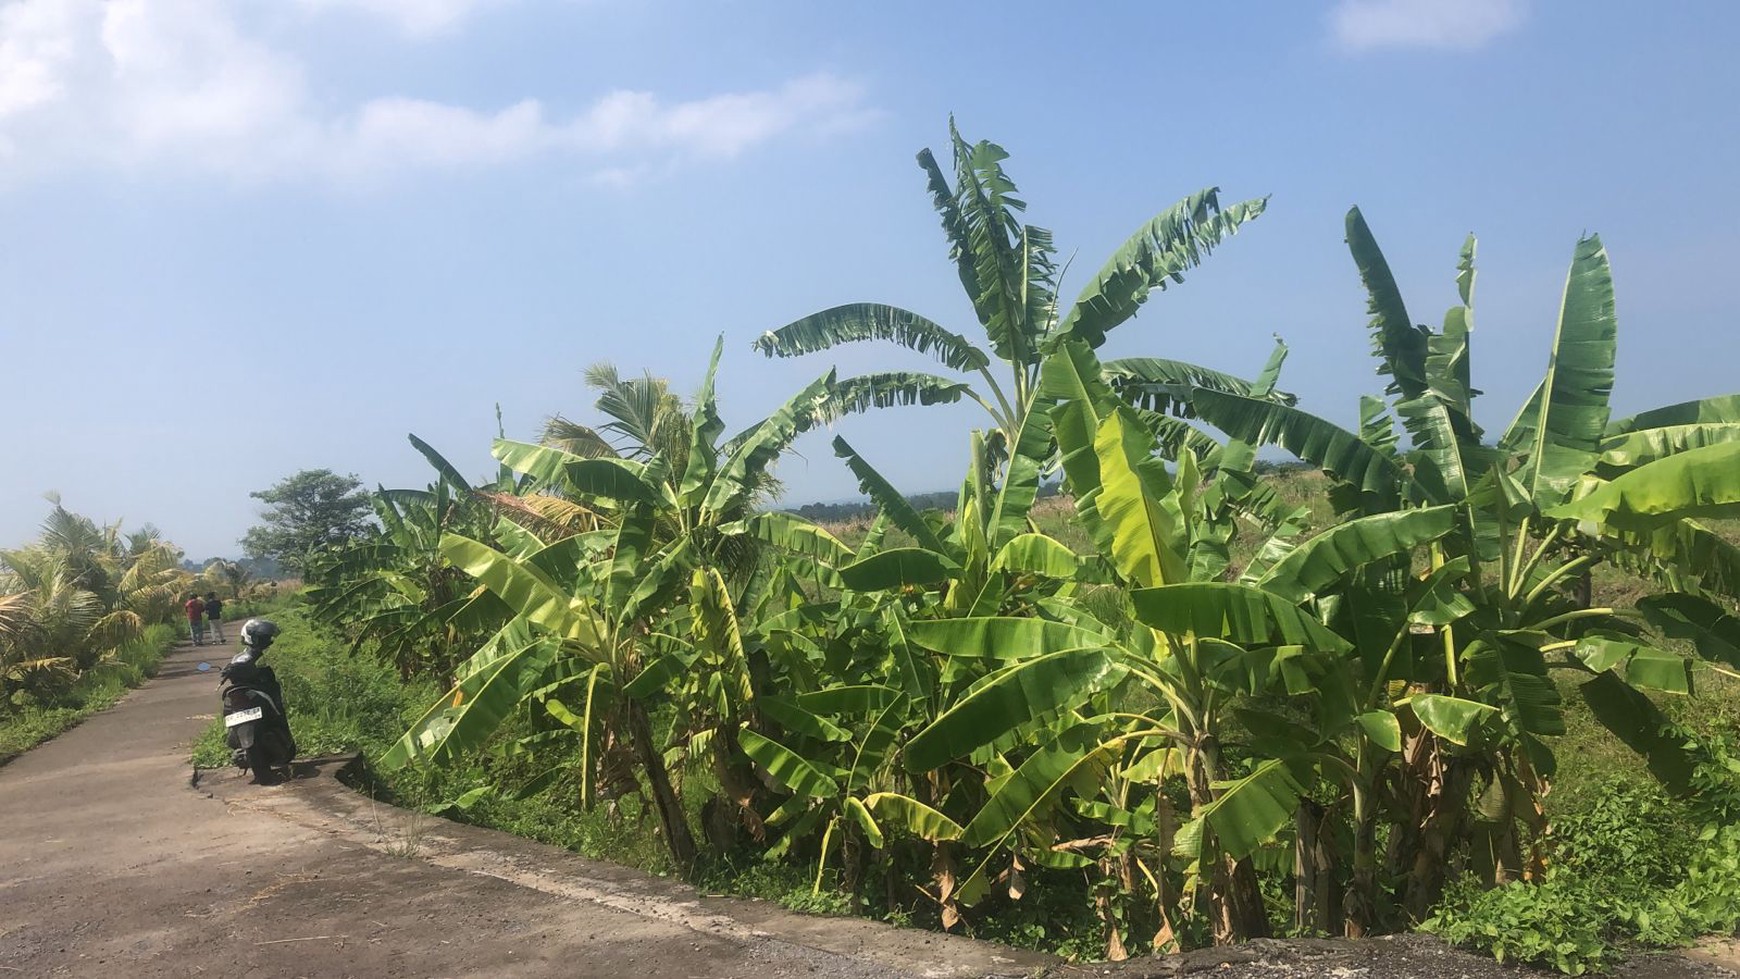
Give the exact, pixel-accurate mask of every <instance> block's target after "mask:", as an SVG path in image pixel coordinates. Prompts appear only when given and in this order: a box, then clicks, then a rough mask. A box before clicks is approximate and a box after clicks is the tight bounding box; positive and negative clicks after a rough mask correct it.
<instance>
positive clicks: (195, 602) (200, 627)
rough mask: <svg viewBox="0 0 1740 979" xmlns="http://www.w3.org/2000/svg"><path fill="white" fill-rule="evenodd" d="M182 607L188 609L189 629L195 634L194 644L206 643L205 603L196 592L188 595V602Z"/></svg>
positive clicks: (201, 644)
mask: <svg viewBox="0 0 1740 979" xmlns="http://www.w3.org/2000/svg"><path fill="white" fill-rule="evenodd" d="M182 608H183V609H185V610H186V611H187V631H188V632H191V633H192V634H193V644H194V645H195V646H203V645H205V603H204V602H202V601H200V599H199V595H198V594H197V593H196V594H193V595H189V596H188V598H187V604H185V605H183V606H182Z"/></svg>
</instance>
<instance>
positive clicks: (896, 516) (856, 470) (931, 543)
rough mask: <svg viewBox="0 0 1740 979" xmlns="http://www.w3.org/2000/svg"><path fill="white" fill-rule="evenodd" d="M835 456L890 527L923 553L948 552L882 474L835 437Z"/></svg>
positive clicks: (841, 439)
mask: <svg viewBox="0 0 1740 979" xmlns="http://www.w3.org/2000/svg"><path fill="white" fill-rule="evenodd" d="M834 454H835V455H837V456H839V457H840V458H842V459H844V460H846V467H847V468H848V469H850V470H852V475H854V476H856V477H858V488H859V489H860V490H862V491H863V493H864V495H865V496H868V497H870V500H871V502H873V503H875V504H876V506H877V508H878V509H879V510H881V512H882V513H884V514H887V516H888V520H889V522H890V523H892V524H894V526H896V527H899V528H900V529H901V530H904V531H906V533H908V534H910V535H911V536H912V539H913V540H915V541H917V542H918V545H919V546H920V547H922V548H924V549H925V550H927V551H933V552H935V553H937V554H944V553H947V549H946V548H944V547H943V543H942V540H941V539H939V538H938V537H937V535H936V531H935V530H932V529H931V526H930V524H928V523H926V522H925V520H924V518H923V517H921V516H919V513H918V511H917V510H914V509H913V508H912V504H911V503H908V502H907V501H906V497H904V496H902V495H900V491H899V490H896V489H895V488H894V486H893V485H892V484H890V483H889V482H888V480H886V479H883V478H882V474H881V473H879V472H877V471H876V470H875V469H874V468H873V467H872V466H871V465H870V464H869V463H868V462H865V461H864V457H863V456H860V455H859V454H858V452H857V450H855V449H853V448H852V446H851V444H850V443H848V442H847V441H846V440H845V439H844V438H840V437H838V436H836V437H835V438H834Z"/></svg>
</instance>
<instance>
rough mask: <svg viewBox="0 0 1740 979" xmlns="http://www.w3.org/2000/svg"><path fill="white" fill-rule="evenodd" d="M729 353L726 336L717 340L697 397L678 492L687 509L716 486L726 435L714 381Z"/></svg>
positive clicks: (722, 335) (714, 342) (721, 335)
mask: <svg viewBox="0 0 1740 979" xmlns="http://www.w3.org/2000/svg"><path fill="white" fill-rule="evenodd" d="M724 350H725V335H724V334H723V333H721V334H719V338H718V339H717V340H714V341H713V356H712V357H710V358H709V359H708V360H707V373H706V375H705V376H704V377H703V378H702V379H701V391H700V393H699V394H697V395H696V396H695V412H694V417H693V419H692V421H691V422H690V425H689V458H688V460H687V462H685V463H684V468H683V481H682V484H681V485H680V486H679V487H678V490H677V493H678V496H679V498H680V499H681V500H682V504H683V506H686V507H692V506H695V505H697V504H699V503H700V502H701V500H702V498H703V496H704V495H705V494H706V492H707V489H708V487H709V486H711V485H712V482H713V476H714V473H715V472H717V470H718V466H719V451H718V449H717V448H716V446H717V445H718V442H719V436H720V435H722V434H724V432H725V422H724V420H723V419H721V418H720V417H719V404H718V402H717V400H716V399H715V398H714V395H713V382H714V378H715V377H717V376H718V373H719V355H720V354H721V353H723V352H724Z"/></svg>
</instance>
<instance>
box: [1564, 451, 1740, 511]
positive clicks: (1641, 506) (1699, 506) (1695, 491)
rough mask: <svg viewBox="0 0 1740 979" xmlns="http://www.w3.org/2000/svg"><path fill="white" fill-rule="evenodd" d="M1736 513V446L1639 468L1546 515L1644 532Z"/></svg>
mask: <svg viewBox="0 0 1740 979" xmlns="http://www.w3.org/2000/svg"><path fill="white" fill-rule="evenodd" d="M1735 514H1740V442H1728V443H1725V444H1722V445H1711V446H1706V447H1704V448H1701V449H1692V450H1689V451H1687V452H1682V453H1680V454H1678V455H1673V456H1669V457H1667V458H1666V459H1661V460H1659V461H1656V462H1652V463H1650V464H1648V465H1646V466H1639V467H1638V468H1636V469H1633V470H1631V471H1630V472H1628V473H1624V474H1623V475H1620V476H1618V477H1616V478H1614V479H1613V480H1612V481H1611V482H1607V483H1604V484H1602V485H1600V486H1599V487H1597V488H1596V489H1595V491H1594V492H1592V493H1590V494H1589V495H1588V496H1585V497H1583V498H1582V499H1580V500H1574V501H1572V502H1570V503H1566V504H1564V505H1562V506H1558V507H1555V508H1553V509H1551V510H1549V511H1547V516H1549V517H1554V518H1556V519H1560V520H1578V521H1587V522H1589V523H1593V524H1595V525H1596V526H1611V527H1618V528H1621V529H1626V530H1649V529H1654V528H1657V527H1660V526H1662V525H1664V524H1667V523H1669V522H1671V521H1673V520H1675V519H1678V518H1680V517H1690V516H1733V515H1735Z"/></svg>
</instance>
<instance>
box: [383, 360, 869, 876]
mask: <svg viewBox="0 0 1740 979" xmlns="http://www.w3.org/2000/svg"><path fill="white" fill-rule="evenodd" d="M720 349H721V348H720V346H717V345H716V346H715V347H714V350H713V357H712V361H711V363H710V365H709V367H708V371H707V375H706V380H705V381H704V382H703V385H702V389H701V393H700V395H699V396H698V397H697V399H696V402H695V404H694V407H693V410H692V413H691V415H690V417H689V418H688V421H687V424H686V426H685V427H686V432H687V435H688V440H687V444H686V445H685V449H686V451H685V452H684V454H683V467H682V469H681V470H680V471H679V470H677V469H675V468H674V467H673V464H672V462H671V460H670V459H669V458H668V456H667V454H666V453H665V451H663V449H662V446H661V445H653V446H649V447H648V448H649V449H650V451H649V452H648V453H646V454H645V456H644V458H639V459H637V458H628V457H623V456H618V455H606V454H602V453H600V454H597V455H595V456H591V457H587V456H581V455H576V454H574V453H569V452H566V451H563V450H562V449H559V448H553V447H550V446H544V445H535V444H530V443H523V442H514V441H510V440H507V439H498V440H497V441H496V444H495V450H494V453H495V456H496V458H497V459H498V460H500V462H501V463H502V464H503V465H504V466H506V467H508V468H510V469H512V470H513V471H515V472H518V473H523V474H524V475H525V477H526V487H525V488H527V489H528V490H530V491H531V492H534V493H537V492H541V493H547V494H553V495H557V496H559V497H560V498H562V499H564V500H567V501H570V502H573V503H577V504H579V505H581V506H583V507H585V508H586V509H587V511H588V512H589V513H592V514H595V515H596V516H597V519H598V520H599V522H600V523H599V529H597V530H594V531H587V532H583V533H578V534H574V535H572V536H568V537H564V538H562V539H560V540H556V541H553V542H550V543H545V542H543V541H542V540H540V539H538V538H536V537H533V536H531V535H526V536H524V537H522V538H520V539H518V540H510V541H507V542H505V543H504V544H503V546H501V547H497V546H491V545H490V544H488V543H485V542H483V541H478V540H474V539H471V538H468V537H464V536H462V535H458V534H453V533H446V534H443V536H442V538H441V543H440V550H441V554H442V556H443V557H444V558H446V560H448V561H449V562H451V563H452V564H453V565H455V566H457V567H458V568H460V569H461V570H463V571H464V572H465V573H467V574H469V575H470V576H471V577H472V578H474V579H476V580H477V582H478V583H479V585H480V586H481V587H482V588H483V589H485V590H487V591H488V592H490V593H491V594H493V595H494V596H495V599H496V600H498V601H500V602H501V603H502V604H504V605H505V606H506V607H507V609H508V610H509V612H510V613H511V615H512V619H511V620H510V621H509V622H508V623H507V625H506V626H504V627H503V628H502V630H501V631H500V632H498V633H497V635H496V636H495V637H494V638H493V639H491V641H490V642H488V643H486V644H485V645H484V646H483V648H482V649H480V650H479V652H478V653H477V654H476V655H474V656H473V657H472V658H471V659H470V660H469V661H467V663H466V664H464V665H462V666H461V667H460V669H459V670H458V671H457V674H456V679H457V682H456V684H455V686H454V688H453V690H451V691H450V692H449V693H448V694H447V695H445V696H444V697H443V699H442V700H441V701H440V702H438V703H436V704H435V705H433V706H432V707H431V708H430V709H429V711H428V712H427V713H426V714H425V716H424V717H423V718H421V719H420V720H419V721H418V722H417V723H416V724H415V725H413V727H412V728H411V730H410V731H409V732H407V734H406V735H405V737H404V738H402V739H401V740H400V742H399V743H398V745H397V746H395V748H394V749H393V750H392V751H391V752H389V753H388V755H387V756H386V757H385V758H383V763H384V764H388V765H394V764H406V763H409V762H411V761H413V760H424V759H427V760H432V761H437V762H439V761H441V760H444V759H446V758H451V757H453V756H454V755H455V754H456V753H458V752H460V751H463V750H467V749H471V748H475V747H478V746H480V745H482V744H483V743H485V742H486V741H487V740H488V739H489V738H490V736H492V735H493V734H494V733H495V731H496V730H497V729H498V728H499V727H500V725H501V723H502V722H503V721H504V720H505V719H506V718H507V717H508V716H509V714H510V713H511V712H512V711H513V710H514V709H515V708H516V707H517V706H519V705H521V704H532V703H535V704H536V705H537V706H538V707H540V708H541V709H542V711H543V712H545V713H548V714H550V715H552V716H555V717H556V718H557V719H558V720H560V721H561V722H562V723H564V724H566V725H568V726H569V727H570V728H572V729H573V730H574V731H575V732H576V733H577V734H578V735H579V736H580V739H581V752H580V759H581V760H580V765H581V768H582V771H581V773H580V775H581V781H582V785H583V799H584V801H587V802H590V800H591V798H592V795H591V793H592V783H593V780H594V776H595V774H596V772H597V771H598V764H597V761H598V757H597V755H596V754H595V753H594V751H595V748H596V747H598V746H600V745H602V744H604V737H603V735H604V734H605V733H607V732H618V733H621V734H622V737H621V739H620V743H622V744H624V745H626V746H627V748H628V749H629V750H632V751H633V753H634V755H635V758H636V760H637V762H638V763H639V765H640V767H641V770H642V772H643V774H644V775H645V777H646V779H647V782H648V788H649V789H650V791H651V794H652V797H653V799H652V802H653V806H654V807H655V809H656V810H657V813H658V815H659V819H660V825H661V830H662V835H663V837H664V839H665V842H666V845H667V847H668V848H669V849H670V853H671V858H672V860H673V862H674V863H675V865H676V866H677V867H679V868H681V869H683V870H685V871H686V870H687V869H689V868H691V867H692V866H693V865H694V861H695V858H696V855H697V850H696V847H695V843H694V839H693V834H692V832H691V830H690V828H689V825H688V820H687V817H686V815H685V813H684V810H683V808H682V802H681V799H680V796H679V793H678V791H677V789H676V787H675V785H674V784H673V780H672V777H671V773H670V770H669V767H668V765H667V762H666V754H665V752H666V748H667V747H670V745H667V744H666V743H665V739H661V738H658V737H657V736H655V734H654V731H653V729H652V724H651V719H650V716H651V713H652V712H653V711H654V710H656V709H658V708H659V707H661V706H662V705H665V704H668V703H670V693H669V689H668V688H669V684H668V682H667V681H668V680H669V679H670V676H671V674H672V673H673V671H676V672H680V671H682V670H684V669H687V668H688V667H689V666H690V664H691V663H692V662H693V659H694V657H693V655H691V656H690V657H689V659H688V661H685V660H684V658H683V656H682V655H681V652H682V645H681V644H673V643H672V642H671V641H670V636H669V634H668V633H667V631H666V630H665V629H664V628H663V627H664V626H665V625H666V620H667V618H668V617H669V616H670V615H671V614H672V609H673V607H674V606H676V605H677V604H678V603H679V598H680V597H681V596H682V594H683V586H684V585H685V584H686V583H691V582H692V580H694V579H695V578H696V576H701V577H702V580H705V581H712V580H714V578H715V577H717V580H718V581H719V582H720V587H723V582H724V581H725V580H727V579H729V578H732V577H733V576H741V577H742V578H744V579H746V578H747V577H748V576H749V575H751V574H752V573H753V570H754V566H755V561H754V555H755V553H756V552H757V549H758V547H759V546H760V545H761V544H762V543H764V542H767V541H771V542H773V543H774V544H775V545H785V546H790V547H792V548H794V549H798V550H808V551H810V552H812V553H826V552H828V550H829V549H830V548H833V549H837V550H838V551H841V552H844V551H846V549H845V547H844V545H842V544H839V542H838V541H835V540H833V539H832V538H831V537H830V536H829V535H827V534H826V532H825V531H821V530H820V529H819V528H816V527H814V526H813V525H808V524H806V523H805V522H803V521H800V520H797V519H796V518H793V517H789V516H785V515H776V514H756V513H753V512H752V507H753V505H754V503H755V501H756V496H757V493H758V492H759V491H760V490H761V489H762V488H763V487H764V486H765V479H766V477H767V474H768V471H769V469H770V467H771V466H772V465H773V464H774V463H775V462H776V461H777V459H778V458H779V456H780V454H781V452H783V450H784V449H785V448H786V447H787V446H789V445H790V443H791V441H792V440H793V439H795V438H796V437H797V436H798V435H799V434H801V433H802V432H803V431H805V430H806V429H807V428H808V427H809V426H810V425H812V424H813V423H814V422H815V421H816V420H817V419H818V418H819V417H820V415H819V413H818V411H817V405H818V404H819V403H820V402H821V400H822V399H824V398H826V397H827V396H828V391H829V385H830V384H831V382H832V375H826V376H824V377H822V378H820V379H818V380H817V381H816V382H815V383H814V384H811V385H810V386H808V387H806V388H805V389H804V390H803V391H802V392H800V393H799V395H798V396H797V397H795V398H793V399H792V400H791V401H789V402H787V403H786V404H785V405H783V406H781V407H780V408H779V409H778V410H776V411H775V412H774V413H773V414H771V415H769V416H768V417H767V418H765V419H763V420H762V421H761V422H759V423H757V424H756V425H754V426H752V427H751V428H749V429H747V430H746V431H744V432H743V433H742V434H740V435H739V436H737V437H735V438H733V439H731V440H729V441H726V442H724V443H723V444H721V443H720V442H719V439H720V436H721V434H722V433H723V430H724V425H723V422H722V421H721V420H720V418H719V416H718V412H717V407H716V404H715V401H714V397H713V379H714V375H715V373H716V371H717V366H718V358H719V354H720ZM504 548H505V549H504ZM746 555H747V558H746ZM707 594H708V595H711V596H712V599H711V600H713V601H715V602H716V601H717V598H718V596H717V594H716V593H713V592H708V593H707ZM695 621H696V622H698V623H704V622H705V620H702V619H697V620H695ZM691 645H692V644H691ZM723 676H724V674H721V675H720V677H721V679H722V678H723ZM677 739H678V740H680V741H681V740H686V736H685V735H684V733H683V732H678V734H677Z"/></svg>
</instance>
